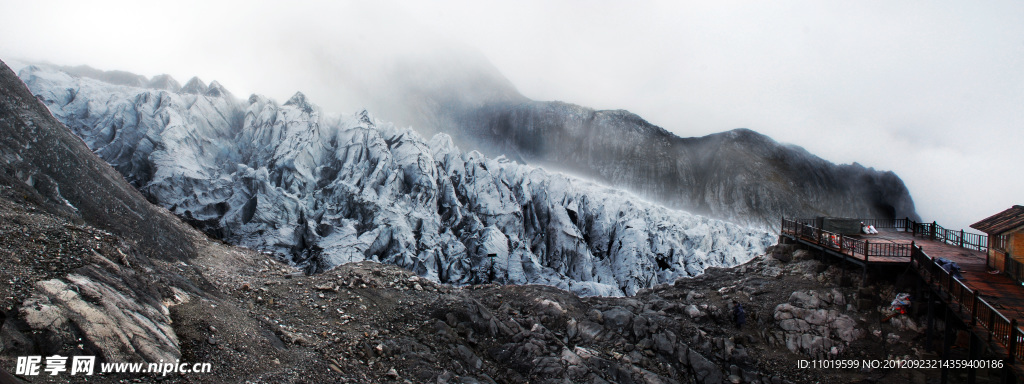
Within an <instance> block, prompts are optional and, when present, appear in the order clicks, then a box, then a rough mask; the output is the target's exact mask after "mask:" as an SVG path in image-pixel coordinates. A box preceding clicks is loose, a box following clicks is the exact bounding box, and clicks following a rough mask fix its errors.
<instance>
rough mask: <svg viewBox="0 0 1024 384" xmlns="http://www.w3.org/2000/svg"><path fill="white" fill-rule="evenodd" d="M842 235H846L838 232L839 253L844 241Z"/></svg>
mask: <svg viewBox="0 0 1024 384" xmlns="http://www.w3.org/2000/svg"><path fill="white" fill-rule="evenodd" d="M844 237H846V236H843V234H842V233H840V234H839V253H843V243H844V242H845V241H844V240H843V238H844Z"/></svg>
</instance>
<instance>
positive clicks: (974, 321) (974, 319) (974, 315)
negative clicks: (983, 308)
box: [971, 289, 978, 327]
mask: <svg viewBox="0 0 1024 384" xmlns="http://www.w3.org/2000/svg"><path fill="white" fill-rule="evenodd" d="M975 325H978V290H977V289H975V290H974V298H972V299H971V327H974V326H975Z"/></svg>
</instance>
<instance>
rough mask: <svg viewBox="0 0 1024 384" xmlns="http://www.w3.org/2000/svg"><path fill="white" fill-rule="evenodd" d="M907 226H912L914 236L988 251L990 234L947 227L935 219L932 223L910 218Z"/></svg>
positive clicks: (911, 230)
mask: <svg viewBox="0 0 1024 384" xmlns="http://www.w3.org/2000/svg"><path fill="white" fill-rule="evenodd" d="M907 227H909V228H910V232H912V233H913V234H914V236H921V237H924V238H927V239H930V240H935V241H939V242H943V243H946V244H949V245H955V246H958V247H960V248H967V249H973V250H976V251H982V252H988V236H986V235H981V234H977V233H970V232H965V231H964V230H962V229H961V230H952V229H946V228H943V227H942V226H941V225H939V224H938V223H936V222H934V221H933V222H931V223H918V222H915V221H912V220H910V223H909V225H907Z"/></svg>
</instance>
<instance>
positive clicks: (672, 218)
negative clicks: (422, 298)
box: [20, 66, 773, 295]
mask: <svg viewBox="0 0 1024 384" xmlns="http://www.w3.org/2000/svg"><path fill="white" fill-rule="evenodd" d="M20 76H21V78H22V80H23V81H25V83H26V84H27V85H28V86H29V88H30V89H31V90H32V92H33V93H34V94H36V95H37V96H38V97H39V98H40V99H41V100H43V101H44V102H45V103H46V105H47V106H48V107H49V108H50V110H51V111H52V113H53V114H54V115H55V116H56V117H57V118H58V119H59V120H61V121H62V122H64V123H65V124H66V125H67V126H68V127H70V128H71V129H72V130H73V131H74V132H75V133H76V134H78V135H79V136H80V137H81V138H82V139H83V140H84V141H85V142H86V144H88V145H89V147H90V148H91V149H92V150H93V151H95V152H96V153H97V154H98V155H99V156H100V157H102V158H103V159H104V160H106V161H107V162H109V163H111V164H112V165H113V166H114V167H115V168H116V169H117V170H118V171H120V172H121V173H122V174H123V175H124V176H125V178H126V179H127V180H128V181H129V182H130V183H132V184H133V185H135V186H136V187H138V188H139V189H140V190H142V191H143V192H144V193H145V194H146V195H147V196H148V197H149V198H150V199H152V200H153V201H155V202H157V203H158V204H160V205H162V206H164V207H167V208H168V209H170V210H171V211H173V212H174V213H176V214H178V215H179V216H182V217H183V218H185V219H186V220H189V221H190V222H192V223H193V224H194V225H197V226H199V227H200V228H202V229H204V230H206V231H207V232H208V233H211V234H213V235H215V236H218V237H220V238H222V239H224V240H226V241H228V242H231V243H235V244H240V245H244V246H248V247H252V248H257V249H261V250H265V251H270V252H273V253H275V254H278V255H282V257H285V258H287V259H288V260H290V261H291V262H293V263H295V264H296V265H299V266H302V267H304V268H305V269H306V270H307V271H308V272H320V271H325V270H328V269H330V268H332V267H334V266H337V265H339V264H342V263H347V262H353V261H361V260H366V259H369V260H376V261H380V262H383V263H390V264H395V265H399V266H402V267H405V268H408V269H410V270H413V271H415V272H416V273H418V274H420V275H422V276H426V277H428V278H431V279H434V280H437V281H441V282H447V283H453V284H467V283H480V282H487V281H494V282H500V283H511V284H525V283H539V284H550V285H555V286H558V287H561V288H564V289H569V290H571V291H574V292H577V293H580V294H584V295H622V294H626V295H631V294H633V293H635V292H636V291H638V290H639V289H641V288H644V287H650V286H653V285H654V284H659V283H669V282H672V281H673V280H674V279H675V278H677V277H680V276H692V275H696V274H699V273H701V272H702V271H703V270H704V269H705V268H706V267H709V266H729V265H735V264H738V263H742V262H745V261H747V260H749V259H750V258H751V257H753V256H754V255H756V254H758V253H762V252H763V251H764V249H765V247H767V246H768V245H769V244H770V243H772V240H773V238H772V236H771V235H770V234H768V233H765V232H761V231H757V230H752V229H747V228H742V227H739V226H737V225H734V224H731V223H727V222H723V221H718V220H713V219H708V218H705V217H701V216H696V215H692V214H689V213H686V212H681V211H676V210H670V209H667V208H664V207H662V206H658V205H655V204H651V203H648V202H645V201H642V200H641V199H639V198H637V197H636V196H634V195H632V194H629V193H626V192H623V191H619V190H615V189H611V188H607V187H604V186H600V185H596V184H593V183H590V182H587V181H584V180H580V179H577V178H573V177H569V176H566V175H562V174H557V173H549V172H546V171H544V170H543V169H540V168H535V167H531V166H529V165H523V164H518V163H515V162H512V161H508V160H506V159H505V158H503V157H499V158H496V159H491V158H485V157H484V156H482V155H481V154H480V153H479V152H476V151H471V152H462V151H460V150H459V148H457V147H456V146H455V145H454V144H453V143H452V140H451V138H450V137H448V136H447V135H444V134H438V135H436V136H434V137H433V138H432V139H430V140H429V141H428V140H426V139H424V138H422V137H421V136H419V135H418V134H417V133H416V132H414V131H413V130H411V129H409V128H402V127H396V126H394V125H393V124H389V123H385V122H381V121H378V120H376V119H373V118H372V117H371V116H370V115H369V114H368V113H367V112H366V111H362V112H359V113H356V114H352V115H334V114H327V113H323V112H322V111H321V110H320V109H319V108H318V107H316V106H315V105H313V104H311V103H309V101H307V100H306V98H305V96H303V95H302V94H301V93H298V94H296V95H295V96H294V97H292V98H291V99H290V100H288V101H287V102H286V103H284V104H278V103H277V102H275V101H273V100H270V99H268V98H265V97H262V96H258V95H253V96H252V97H250V98H249V99H247V100H238V99H235V98H234V97H233V96H231V94H230V93H228V92H227V91H226V90H224V89H223V87H221V86H220V85H219V84H217V83H216V82H214V83H213V84H210V85H206V84H203V83H202V82H199V81H198V80H197V79H193V80H191V81H189V82H188V83H186V85H185V86H184V87H181V88H178V87H177V86H176V85H177V82H175V81H174V80H173V79H170V78H166V79H159V83H160V86H158V87H153V88H141V87H132V86H124V85H112V84H108V83H104V82H101V81H97V80H92V79H87V78H79V77H74V76H71V75H68V74H66V73H64V72H60V71H57V70H54V69H49V68H42V67H36V66H30V67H26V68H25V69H23V70H22V72H21V73H20ZM156 80H157V79H154V81H156ZM174 89H176V90H177V91H176V92H175V91H172V90H174Z"/></svg>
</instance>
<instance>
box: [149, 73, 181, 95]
mask: <svg viewBox="0 0 1024 384" xmlns="http://www.w3.org/2000/svg"><path fill="white" fill-rule="evenodd" d="M146 88H151V89H160V90H164V91H169V92H178V91H179V90H181V84H180V83H178V81H177V80H174V78H173V77H171V75H168V74H163V75H156V76H154V77H153V79H151V80H149V83H147V84H146Z"/></svg>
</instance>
